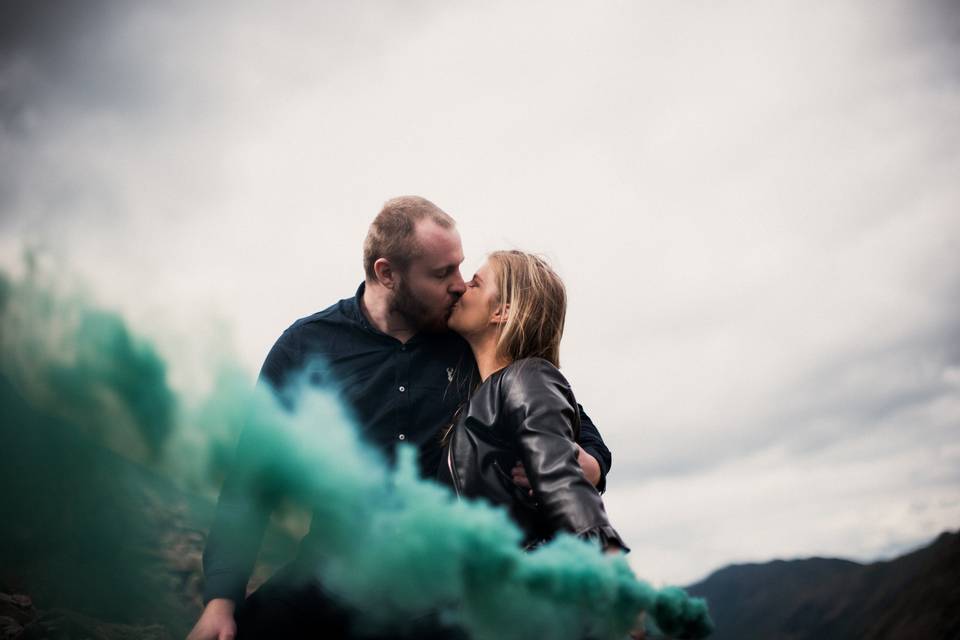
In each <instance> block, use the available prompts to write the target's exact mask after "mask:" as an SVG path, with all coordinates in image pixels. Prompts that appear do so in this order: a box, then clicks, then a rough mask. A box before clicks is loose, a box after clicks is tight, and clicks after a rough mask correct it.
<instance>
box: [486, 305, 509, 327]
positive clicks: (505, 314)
mask: <svg viewBox="0 0 960 640" xmlns="http://www.w3.org/2000/svg"><path fill="white" fill-rule="evenodd" d="M509 317H510V305H509V304H501V305H499V306H498V307H497V308H496V310H495V311H494V312H493V314H492V315H491V316H490V324H506V323H507V318H509Z"/></svg>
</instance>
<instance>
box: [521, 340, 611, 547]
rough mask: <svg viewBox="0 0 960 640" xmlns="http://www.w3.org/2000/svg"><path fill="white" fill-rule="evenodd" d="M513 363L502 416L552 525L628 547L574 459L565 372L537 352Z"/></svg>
mask: <svg viewBox="0 0 960 640" xmlns="http://www.w3.org/2000/svg"><path fill="white" fill-rule="evenodd" d="M512 369H513V370H512V371H511V372H510V373H511V375H510V377H508V378H506V379H505V380H504V394H505V396H504V411H505V416H506V418H507V419H508V420H510V421H511V426H512V427H514V428H515V429H516V438H517V444H518V448H519V450H520V456H521V459H522V460H523V464H524V467H525V468H526V471H527V477H528V478H529V479H530V486H531V487H532V488H533V491H534V495H535V496H536V498H537V502H538V503H539V505H540V509H541V510H542V511H543V513H544V515H545V516H546V518H547V520H548V521H549V523H550V525H551V527H552V528H553V529H555V530H565V531H569V532H570V533H573V534H575V535H578V536H580V537H584V538H597V539H599V541H600V543H601V545H602V546H603V547H604V548H606V547H607V546H610V545H611V544H616V545H619V546H620V547H622V548H623V549H625V550H626V548H627V546H626V544H624V542H623V540H621V538H620V536H619V535H618V534H617V532H616V531H615V530H614V529H613V527H612V526H610V522H609V521H608V520H607V514H606V511H605V510H604V508H603V501H602V500H601V498H600V494H599V493H597V490H596V489H595V488H594V487H593V485H591V484H590V482H589V481H588V480H587V479H586V477H585V476H584V475H583V470H582V469H581V468H580V465H579V464H578V463H577V448H576V445H575V444H574V443H575V441H576V437H577V435H578V434H579V430H580V420H579V415H578V410H577V404H576V400H575V399H574V397H573V391H572V390H571V389H570V385H569V383H568V382H567V380H566V378H564V377H563V374H561V373H560V371H559V370H558V369H557V368H556V367H554V366H553V365H552V364H550V363H549V362H547V361H546V360H543V359H540V358H531V359H529V360H522V361H518V362H517V363H516V364H515V366H514V367H513V368H512Z"/></svg>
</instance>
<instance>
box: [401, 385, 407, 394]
mask: <svg viewBox="0 0 960 640" xmlns="http://www.w3.org/2000/svg"><path fill="white" fill-rule="evenodd" d="M406 390H407V388H406V387H405V386H403V385H400V393H403V392H404V391H406Z"/></svg>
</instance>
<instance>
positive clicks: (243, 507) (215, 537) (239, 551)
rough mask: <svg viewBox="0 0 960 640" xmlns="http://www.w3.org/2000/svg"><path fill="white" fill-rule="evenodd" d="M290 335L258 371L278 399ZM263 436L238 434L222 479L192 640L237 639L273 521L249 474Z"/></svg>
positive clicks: (291, 352)
mask: <svg viewBox="0 0 960 640" xmlns="http://www.w3.org/2000/svg"><path fill="white" fill-rule="evenodd" d="M296 347H297V345H296V344H295V342H294V337H293V336H291V334H290V332H289V331H285V332H284V333H283V335H282V336H280V338H279V339H278V340H277V342H276V343H275V344H274V345H273V348H272V349H270V353H269V354H267V358H266V360H265V361H264V363H263V367H262V368H261V370H260V376H259V379H258V384H267V385H269V386H270V387H271V388H272V389H273V390H274V391H277V392H278V393H279V390H280V389H281V388H282V386H283V384H284V383H285V381H286V378H287V376H288V375H289V374H290V372H291V371H293V370H294V368H295V367H296V366H297V362H298V350H297V348H296ZM269 437H270V434H264V433H261V432H259V431H258V430H256V429H253V428H251V427H250V426H249V425H248V426H246V427H245V428H244V429H243V431H242V432H241V434H240V440H239V442H238V444H237V447H236V455H235V456H234V460H233V462H232V464H231V466H230V469H229V470H228V472H227V476H226V478H225V479H224V483H223V487H222V488H221V490H220V497H219V499H218V501H217V511H216V516H215V517H214V521H213V525H212V526H211V528H210V535H209V536H208V537H207V543H206V546H205V548H204V551H203V574H204V589H203V601H204V603H205V605H206V606H205V608H204V612H203V615H202V616H201V618H200V620H199V621H198V622H197V624H196V626H195V627H194V630H193V632H191V635H190V638H191V640H194V639H196V640H201V639H202V640H206V639H208V638H209V639H210V640H223V639H225V638H231V637H233V636H232V635H231V634H235V633H236V626H235V625H234V624H232V623H233V612H234V609H235V608H236V607H237V606H238V605H240V604H241V603H242V602H243V600H244V598H245V597H246V590H247V582H248V581H249V580H250V574H251V573H252V572H253V565H254V562H255V561H256V558H257V554H258V553H259V551H260V544H261V542H262V541H263V535H264V532H265V531H266V528H267V524H268V522H269V519H270V509H269V505H265V504H264V503H263V502H262V501H261V500H260V499H259V498H260V496H257V495H255V492H254V491H253V490H252V489H255V488H254V487H251V486H250V483H249V482H248V480H249V477H248V476H247V473H246V472H248V471H249V470H251V469H254V468H255V464H254V462H255V460H256V456H257V455H258V452H260V451H262V450H263V447H264V442H263V439H264V438H269Z"/></svg>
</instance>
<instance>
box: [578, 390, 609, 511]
mask: <svg viewBox="0 0 960 640" xmlns="http://www.w3.org/2000/svg"><path fill="white" fill-rule="evenodd" d="M577 409H578V410H579V411H580V438H579V439H578V441H577V442H578V444H579V445H580V448H581V452H580V458H579V460H580V466H581V467H583V472H584V473H585V474H586V475H587V478H589V479H590V481H591V482H593V485H594V486H595V487H596V488H597V491H599V492H600V493H603V492H604V491H606V489H607V474H608V473H609V472H610V466H611V464H613V456H611V455H610V450H609V449H607V445H605V444H604V443H603V438H602V437H601V436H600V431H598V430H597V426H596V425H595V424H593V420H591V419H590V416H588V415H587V412H586V411H584V410H583V405H581V404H580V403H577ZM584 454H586V455H584ZM594 464H596V467H594V466H593V465H594Z"/></svg>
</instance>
